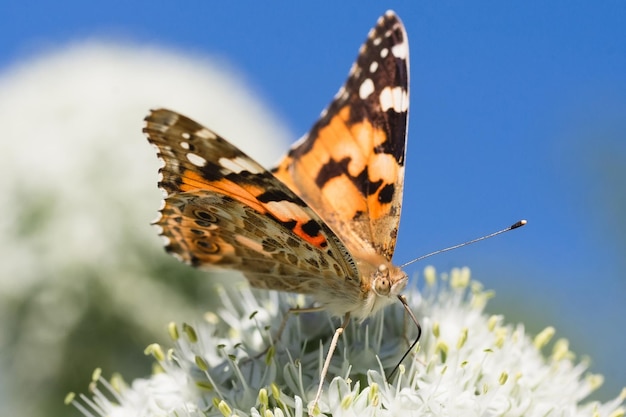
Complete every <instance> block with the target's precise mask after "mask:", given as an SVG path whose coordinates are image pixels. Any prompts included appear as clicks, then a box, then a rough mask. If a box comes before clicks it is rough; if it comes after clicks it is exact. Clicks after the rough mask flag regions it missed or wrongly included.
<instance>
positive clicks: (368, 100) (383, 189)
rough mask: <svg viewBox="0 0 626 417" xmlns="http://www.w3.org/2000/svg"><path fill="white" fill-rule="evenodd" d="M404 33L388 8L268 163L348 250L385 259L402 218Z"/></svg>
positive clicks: (406, 97) (406, 79)
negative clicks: (312, 117)
mask: <svg viewBox="0 0 626 417" xmlns="http://www.w3.org/2000/svg"><path fill="white" fill-rule="evenodd" d="M408 82H409V72H408V40H407V36H406V32H405V31H404V27H403V25H402V23H401V22H400V20H399V19H398V17H397V16H396V15H395V14H394V13H393V12H388V13H386V14H385V15H384V16H382V17H381V18H380V19H379V20H378V22H377V25H376V26H375V27H374V28H373V29H372V30H371V31H370V33H369V35H368V38H367V40H366V42H365V43H364V44H363V46H362V47H361V49H360V51H359V56H358V58H357V61H356V62H355V64H354V65H353V67H352V69H351V70H350V74H349V76H348V79H347V81H346V83H345V85H344V86H343V87H342V88H341V89H340V90H339V92H338V93H337V95H336V96H335V98H334V100H333V101H332V102H331V103H330V105H329V106H328V108H327V109H326V110H325V111H324V112H322V116H321V117H320V119H319V120H318V121H317V123H315V125H314V126H313V128H312V129H311V131H310V132H309V133H308V135H306V136H305V137H303V138H302V139H301V140H300V141H299V142H297V143H296V144H295V145H294V147H292V148H291V150H290V151H289V153H288V154H287V156H285V158H284V159H283V160H282V161H281V162H280V163H279V164H278V166H277V167H276V168H274V169H273V170H272V172H273V173H274V175H276V176H277V177H278V178H279V179H280V180H281V181H283V182H284V183H286V184H287V185H288V186H289V187H290V188H291V189H292V190H294V191H295V192H296V193H297V194H298V195H299V196H300V197H302V199H303V200H304V201H306V202H307V203H308V204H309V205H310V206H311V207H313V208H314V209H315V210H316V211H317V212H318V213H319V214H320V216H321V217H322V219H323V220H324V221H326V222H327V223H328V224H329V225H330V227H331V228H332V229H333V230H335V232H336V233H338V235H339V236H341V238H342V240H343V242H344V243H345V244H346V246H347V247H348V249H350V251H351V252H352V253H353V254H356V253H359V252H364V253H366V254H367V253H376V254H380V255H382V256H383V257H384V258H386V259H387V260H388V261H390V260H391V257H392V255H393V252H394V248H395V243H396V236H397V231H398V226H399V221H400V208H401V204H402V189H403V181H404V158H405V147H406V132H407V117H408V100H409V89H408Z"/></svg>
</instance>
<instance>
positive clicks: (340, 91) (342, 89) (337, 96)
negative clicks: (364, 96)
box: [335, 85, 346, 100]
mask: <svg viewBox="0 0 626 417" xmlns="http://www.w3.org/2000/svg"><path fill="white" fill-rule="evenodd" d="M345 92H346V88H345V87H344V86H343V85H342V86H341V88H340V89H339V91H337V94H335V100H337V99H338V98H340V97H341V96H343V93H345Z"/></svg>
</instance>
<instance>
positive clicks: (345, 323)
mask: <svg viewBox="0 0 626 417" xmlns="http://www.w3.org/2000/svg"><path fill="white" fill-rule="evenodd" d="M349 322H350V313H346V315H345V317H344V319H343V323H341V326H339V327H337V329H336V330H335V334H334V335H333V339H332V340H331V341H330V347H329V348H328V353H327V354H326V360H324V366H323V367H322V372H321V373H320V384H319V386H318V387H317V393H316V394H315V399H314V400H313V404H312V405H311V407H310V408H309V416H312V415H313V411H319V410H316V408H317V403H318V402H319V400H320V397H321V396H322V388H323V387H324V379H325V378H326V374H327V373H328V368H329V367H330V361H331V359H332V358H333V353H334V352H335V349H336V348H337V341H338V340H339V336H341V335H342V333H343V331H344V329H345V328H346V327H347V326H348V323H349Z"/></svg>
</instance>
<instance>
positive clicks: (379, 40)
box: [372, 36, 383, 46]
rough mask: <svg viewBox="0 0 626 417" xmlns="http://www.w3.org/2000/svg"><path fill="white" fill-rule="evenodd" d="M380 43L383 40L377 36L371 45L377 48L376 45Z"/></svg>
mask: <svg viewBox="0 0 626 417" xmlns="http://www.w3.org/2000/svg"><path fill="white" fill-rule="evenodd" d="M382 41H383V38H381V37H380V36H379V37H378V38H376V39H374V40H373V41H372V43H373V44H374V46H378V45H380V43H381V42H382Z"/></svg>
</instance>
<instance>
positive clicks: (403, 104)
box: [379, 87, 409, 113]
mask: <svg viewBox="0 0 626 417" xmlns="http://www.w3.org/2000/svg"><path fill="white" fill-rule="evenodd" d="M379 100H380V107H381V108H382V110H383V111H387V110H389V109H393V111H395V112H396V113H402V112H405V111H407V110H408V109H409V96H408V94H407V92H406V90H405V89H404V88H402V87H393V88H392V87H385V88H384V89H383V91H381V92H380V97H379Z"/></svg>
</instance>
